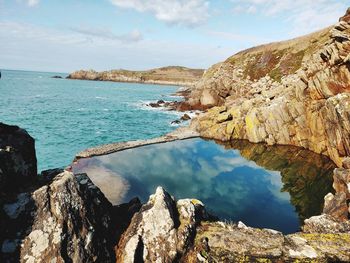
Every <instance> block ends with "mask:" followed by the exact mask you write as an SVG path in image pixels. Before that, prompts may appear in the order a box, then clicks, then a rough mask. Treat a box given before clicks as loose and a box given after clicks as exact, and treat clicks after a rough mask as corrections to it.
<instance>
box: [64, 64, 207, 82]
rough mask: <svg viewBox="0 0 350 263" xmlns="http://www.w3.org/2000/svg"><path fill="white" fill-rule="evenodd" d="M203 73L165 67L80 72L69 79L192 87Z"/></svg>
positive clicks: (195, 70) (201, 71) (183, 68)
mask: <svg viewBox="0 0 350 263" xmlns="http://www.w3.org/2000/svg"><path fill="white" fill-rule="evenodd" d="M203 72H204V70H202V69H190V68H185V67H176V66H170V67H163V68H157V69H152V70H146V71H131V70H123V69H120V70H110V71H102V72H97V71H94V70H79V71H75V72H73V73H71V74H70V75H69V76H68V77H67V78H68V79H85V80H104V81H116V82H137V83H149V84H164V85H176V86H192V85H193V84H194V83H196V82H197V81H198V80H199V79H200V78H201V77H202V75H203Z"/></svg>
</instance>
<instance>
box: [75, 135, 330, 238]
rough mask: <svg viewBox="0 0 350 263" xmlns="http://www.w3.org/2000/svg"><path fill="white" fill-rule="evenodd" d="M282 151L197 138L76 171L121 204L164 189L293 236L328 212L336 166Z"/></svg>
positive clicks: (102, 159)
mask: <svg viewBox="0 0 350 263" xmlns="http://www.w3.org/2000/svg"><path fill="white" fill-rule="evenodd" d="M281 147H282V148H281ZM281 147H269V146H266V145H262V144H251V143H248V142H244V141H238V142H236V143H234V145H225V147H224V146H223V145H219V144H216V143H215V142H214V141H206V140H203V139H189V140H184V141H176V142H170V143H164V144H155V145H148V146H143V147H139V148H134V149H129V150H125V151H121V152H117V153H114V154H110V155H105V156H99V157H94V158H90V159H82V160H80V161H79V163H78V164H77V165H76V166H75V168H74V171H75V172H76V173H78V172H86V173H87V174H88V175H89V176H90V178H91V179H92V180H93V181H94V183H95V184H97V185H98V186H99V187H100V188H101V190H102V191H103V192H104V193H105V195H106V196H107V198H108V199H109V200H110V201H112V202H113V203H114V204H120V203H124V202H127V201H129V200H130V199H131V198H133V197H135V196H138V197H139V198H140V199H141V200H142V201H143V202H146V201H147V200H148V197H149V195H151V194H153V193H154V191H155V189H156V187H157V186H158V185H161V186H163V187H164V188H165V189H166V190H167V191H168V192H169V193H170V194H171V195H173V196H175V197H176V198H178V199H180V198H197V199H199V200H201V201H202V202H203V203H204V204H205V205H206V208H207V210H208V211H209V212H211V213H213V214H215V215H216V216H218V217H220V218H221V219H222V220H232V221H239V220H240V221H243V222H244V223H246V224H247V225H249V226H255V227H266V228H273V229H277V230H280V231H282V232H284V233H291V232H295V231H297V230H298V228H299V222H300V219H304V218H305V217H307V216H310V215H309V214H308V213H311V214H312V213H314V214H318V213H319V212H320V210H321V208H322V202H323V196H324V194H325V193H327V192H329V191H330V190H331V188H330V186H331V176H330V175H331V172H332V169H333V164H332V163H331V162H330V161H329V160H328V159H325V158H324V157H321V156H319V155H315V154H313V153H310V152H308V151H305V150H300V149H298V148H295V147H285V146H281ZM225 148H226V149H225ZM232 148H233V149H232ZM235 149H236V150H235ZM237 149H238V150H237ZM240 152H241V153H242V155H243V156H245V157H246V158H248V159H246V158H244V157H242V155H241V154H240ZM305 154H306V155H307V156H309V155H311V156H310V157H311V159H312V160H313V161H312V163H311V162H308V161H306V160H305V156H303V155H305ZM317 158H319V159H320V160H318V159H317ZM249 159H254V161H251V160H249ZM266 160H267V164H266V163H265V162H266ZM268 160H270V162H269V161H268ZM257 163H258V164H259V165H261V166H259V165H258V164H257ZM261 163H262V164H261ZM262 166H264V167H267V169H266V168H263V167H262ZM281 171H282V177H281ZM320 176H321V179H320V178H319V177H320ZM298 177H300V178H298ZM281 179H282V180H284V179H286V180H287V181H286V180H284V183H282V180H281ZM305 180H306V181H305ZM288 185H290V187H289V188H288V187H287V188H288V189H285V188H286V186H288ZM306 188H307V191H305V189H306ZM320 188H321V189H322V190H320ZM281 189H283V190H284V191H281ZM313 191H314V192H317V194H316V195H315V194H314V193H313ZM289 192H290V193H291V194H292V198H291V195H290V193H289ZM323 192H324V193H323ZM309 199H312V200H309ZM309 201H312V203H310V202H309Z"/></svg>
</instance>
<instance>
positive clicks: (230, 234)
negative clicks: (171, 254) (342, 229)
mask: <svg viewBox="0 0 350 263" xmlns="http://www.w3.org/2000/svg"><path fill="white" fill-rule="evenodd" d="M349 260H350V234H349V233H338V234H318V233H312V234H309V233H296V234H291V235H287V236H283V235H282V234H281V233H280V232H277V231H274V230H270V229H255V228H251V227H247V226H245V225H244V224H243V223H239V224H226V223H222V222H203V223H202V224H201V226H200V227H199V228H198V229H197V236H196V239H195V243H194V246H193V249H192V250H191V252H189V253H188V254H187V256H186V262H348V261H349Z"/></svg>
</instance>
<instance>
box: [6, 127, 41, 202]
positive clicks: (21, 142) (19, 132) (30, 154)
mask: <svg viewBox="0 0 350 263" xmlns="http://www.w3.org/2000/svg"><path fill="white" fill-rule="evenodd" d="M0 135H1V136H0V193H4V192H9V191H12V190H13V189H18V188H19V187H22V186H24V185H26V183H28V182H30V181H32V180H33V178H35V176H36V175H37V167H36V155H35V146H34V144H35V142H34V139H33V138H32V137H31V136H30V135H29V134H28V133H27V132H26V131H25V130H23V129H21V128H19V127H17V126H10V125H6V124H4V123H0ZM0 197H1V194H0Z"/></svg>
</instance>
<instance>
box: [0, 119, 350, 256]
mask: <svg viewBox="0 0 350 263" xmlns="http://www.w3.org/2000/svg"><path fill="white" fill-rule="evenodd" d="M3 127H5V128H6V129H5V128H4V129H3V130H2V131H3V133H0V138H1V141H2V142H4V141H6V143H5V144H10V145H12V146H13V147H15V146H16V147H17V148H16V149H18V151H16V160H17V159H18V160H25V162H24V163H26V165H25V166H23V162H12V161H13V160H12V159H9V160H10V161H9V162H8V163H6V165H7V166H10V165H14V167H12V170H11V171H15V172H16V176H13V175H12V172H11V173H3V176H6V178H5V177H3V178H4V180H3V181H2V182H7V183H8V182H10V180H12V179H14V178H16V179H17V180H15V181H13V182H12V183H11V184H10V185H12V186H13V187H14V188H13V191H11V192H3V194H2V195H1V197H0V201H1V203H0V205H1V206H0V248H1V250H0V261H1V262H25V263H32V262H115V261H117V262H178V261H181V262H223V261H224V262H251V261H257V262H281V261H296V260H300V261H306V262H309V261H314V262H328V261H337V262H338V261H342V262H348V261H350V223H349V222H350V221H349V220H347V218H346V216H347V215H346V214H345V212H344V210H343V209H340V210H335V209H333V207H334V206H339V207H344V205H346V206H347V204H348V201H349V195H350V194H349V189H348V185H349V179H350V176H349V174H350V170H349V169H347V168H349V164H348V160H347V159H346V160H345V161H344V167H345V168H339V169H336V170H335V172H334V185H333V187H334V189H335V191H336V193H335V195H332V194H329V195H327V196H326V198H325V203H326V205H325V209H324V214H322V215H320V216H315V217H311V218H309V219H307V220H305V225H304V227H303V232H299V233H295V234H292V235H286V236H284V235H283V234H281V233H280V232H277V231H274V230H269V229H256V228H251V227H248V226H246V225H244V223H242V222H239V223H238V224H235V223H223V222H220V221H217V219H216V218H214V217H212V216H209V215H208V214H207V212H206V210H205V207H204V205H203V204H202V203H201V202H200V201H198V200H195V199H182V200H178V201H176V200H175V198H174V197H171V196H170V195H169V193H167V192H166V191H165V190H164V189H163V188H161V187H158V188H157V190H156V193H155V194H154V195H152V196H150V198H149V201H148V202H147V203H146V204H144V205H143V206H142V207H141V204H140V201H139V200H138V199H133V200H131V201H130V202H129V203H128V204H122V205H119V206H114V207H113V206H112V204H111V203H110V202H109V201H108V200H107V199H106V198H105V196H104V195H103V193H102V192H101V191H100V190H99V189H98V188H97V187H96V186H95V185H94V184H93V183H92V181H91V180H90V179H89V178H88V177H87V175H86V174H73V173H72V172H70V171H69V170H68V168H67V169H66V170H62V169H53V170H49V171H44V172H42V173H41V175H40V176H33V175H32V174H31V173H28V169H24V168H27V167H31V169H32V170H31V171H32V172H34V171H36V159H35V158H33V156H31V155H29V156H31V158H27V157H28V156H27V154H28V153H33V152H34V143H33V139H32V138H31V137H30V136H29V135H28V134H27V133H26V132H25V131H24V130H21V129H19V128H18V127H9V126H4V125H3ZM16 138H17V139H16ZM17 140H19V141H17ZM21 141H23V142H26V143H29V144H27V146H28V147H27V148H23V149H21V148H20V146H23V144H22V143H20V142H21ZM9 142H11V143H9ZM124 146H125V145H124ZM22 151H23V154H22ZM34 156H35V155H34ZM6 160H7V159H6ZM11 162H12V163H11ZM18 164H19V166H16V165H18ZM21 175H22V177H23V179H24V181H26V180H25V179H26V176H29V175H30V178H31V180H30V181H28V182H27V183H26V184H23V183H22V181H21V180H18V179H21V178H20V176H21ZM32 177H33V178H32ZM1 186H3V185H1ZM16 187H18V188H16ZM338 196H340V197H341V198H338ZM327 204H332V205H327ZM333 204H335V205H333ZM327 207H328V208H329V209H328V208H327ZM335 211H341V212H340V213H339V212H336V213H335ZM346 212H347V213H348V211H346Z"/></svg>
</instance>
